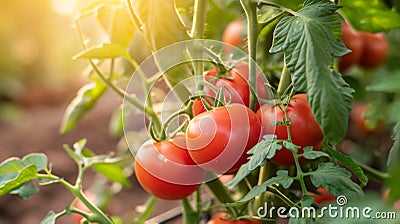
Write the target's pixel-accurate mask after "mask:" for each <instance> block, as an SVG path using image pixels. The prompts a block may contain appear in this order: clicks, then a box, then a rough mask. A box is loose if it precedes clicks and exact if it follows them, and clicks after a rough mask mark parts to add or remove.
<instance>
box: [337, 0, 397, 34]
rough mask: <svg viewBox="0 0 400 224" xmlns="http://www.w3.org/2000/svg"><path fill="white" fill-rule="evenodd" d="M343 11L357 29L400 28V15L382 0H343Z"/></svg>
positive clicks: (385, 29)
mask: <svg viewBox="0 0 400 224" xmlns="http://www.w3.org/2000/svg"><path fill="white" fill-rule="evenodd" d="M340 5H342V6H344V7H343V9H341V11H342V12H343V13H344V15H345V16H346V18H347V19H348V20H349V21H350V23H351V24H352V25H353V27H354V28H355V29H357V30H365V31H369V32H374V33H375V32H381V31H389V30H392V29H397V28H400V23H399V22H398V21H400V15H399V14H398V13H396V12H395V11H394V10H392V9H389V8H388V7H387V6H386V5H385V4H384V3H383V1H380V0H369V1H365V0H341V1H340Z"/></svg>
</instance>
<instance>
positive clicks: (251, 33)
mask: <svg viewBox="0 0 400 224" xmlns="http://www.w3.org/2000/svg"><path fill="white" fill-rule="evenodd" d="M240 3H241V4H242V7H243V9H244V11H245V13H246V17H247V39H248V46H249V49H248V50H249V55H250V58H249V86H250V90H251V94H250V102H249V107H250V109H252V110H254V109H255V106H256V102H257V94H256V92H257V86H256V66H257V65H256V62H255V61H256V57H257V38H258V21H257V2H256V1H254V0H240Z"/></svg>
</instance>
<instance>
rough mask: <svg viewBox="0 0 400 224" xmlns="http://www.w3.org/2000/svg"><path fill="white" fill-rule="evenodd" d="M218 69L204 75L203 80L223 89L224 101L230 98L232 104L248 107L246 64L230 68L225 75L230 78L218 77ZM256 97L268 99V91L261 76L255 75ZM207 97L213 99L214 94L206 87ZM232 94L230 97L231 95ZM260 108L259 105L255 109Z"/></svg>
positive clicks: (247, 65)
mask: <svg viewBox="0 0 400 224" xmlns="http://www.w3.org/2000/svg"><path fill="white" fill-rule="evenodd" d="M218 75H219V74H218V69H217V68H214V69H212V70H210V71H208V72H206V73H205V75H204V79H205V80H206V81H207V82H210V83H212V85H214V86H215V87H217V88H218V89H220V88H223V90H224V96H225V99H226V100H229V99H230V97H231V100H232V103H240V104H243V105H246V106H248V105H249V102H250V87H249V84H248V79H249V64H248V63H247V62H239V63H238V64H237V65H235V67H234V68H232V69H231V70H230V71H229V72H228V73H227V74H226V75H227V76H229V77H232V78H224V77H218ZM256 83H257V86H256V88H257V95H258V97H260V98H263V99H267V98H268V90H267V87H266V86H265V84H264V79H263V77H262V76H261V74H259V73H257V75H256ZM204 91H205V92H206V94H207V95H209V96H211V97H213V98H214V97H215V92H214V91H212V90H211V89H210V88H208V87H204ZM231 94H232V95H231ZM259 107H260V105H259V103H257V105H256V109H258V108H259Z"/></svg>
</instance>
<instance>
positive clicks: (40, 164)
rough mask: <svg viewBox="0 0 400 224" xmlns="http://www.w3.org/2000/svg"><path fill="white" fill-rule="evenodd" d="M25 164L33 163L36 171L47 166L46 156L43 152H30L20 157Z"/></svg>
mask: <svg viewBox="0 0 400 224" xmlns="http://www.w3.org/2000/svg"><path fill="white" fill-rule="evenodd" d="M22 162H23V163H24V164H25V165H35V166H36V169H37V172H39V171H42V170H45V169H46V168H47V162H48V161H47V156H46V155H45V154H44V153H31V154H28V155H27V156H25V157H24V158H23V159H22Z"/></svg>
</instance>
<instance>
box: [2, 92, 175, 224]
mask: <svg viewBox="0 0 400 224" xmlns="http://www.w3.org/2000/svg"><path fill="white" fill-rule="evenodd" d="M76 90H77V89H72V90H70V92H69V93H68V94H67V95H66V96H65V100H63V101H62V102H57V101H54V102H52V103H48V102H40V101H38V102H35V104H34V105H32V104H30V105H29V107H24V109H22V111H21V114H20V115H19V117H18V120H17V122H11V123H5V122H3V123H0V152H1V153H0V161H4V160H5V159H7V158H9V157H13V156H16V157H23V156H25V155H26V154H28V153H32V152H43V153H45V154H46V155H47V156H48V159H49V162H50V163H52V167H53V173H55V174H57V175H58V176H62V177H64V178H65V179H66V180H68V181H71V182H72V181H73V180H74V178H75V175H76V171H77V169H76V165H75V163H74V162H73V161H72V159H71V158H70V157H69V156H68V155H67V154H66V152H65V151H64V150H63V147H62V145H63V144H69V145H72V144H73V143H74V142H76V141H77V140H79V139H82V138H86V139H87V140H88V147H89V148H90V149H92V150H93V151H95V152H96V153H107V152H109V151H114V150H115V149H116V148H117V145H118V143H119V141H120V140H121V138H120V137H112V136H111V135H110V134H109V132H108V121H109V119H110V116H111V114H112V112H113V111H114V110H115V109H116V108H117V107H118V106H119V105H120V104H121V102H122V100H121V99H120V98H119V97H118V96H116V95H115V94H113V93H107V94H106V95H105V97H103V98H102V99H101V100H100V101H99V102H98V103H97V105H96V107H95V108H94V109H93V110H92V111H91V112H90V113H88V114H87V115H86V116H85V117H84V118H83V119H82V121H81V122H80V123H79V124H78V126H77V127H76V128H74V129H73V130H72V131H70V132H69V133H67V134H64V135H60V134H59V132H58V129H59V125H60V121H61V119H62V116H63V113H64V111H65V108H66V106H67V105H68V103H69V101H70V100H71V99H72V98H73V97H74V95H75V92H76ZM41 98H42V97H41ZM45 98H46V97H43V98H42V99H45ZM95 177H96V176H95V175H94V173H90V172H89V173H88V175H86V176H85V179H84V183H83V184H84V187H88V186H90V184H91V183H92V182H93V181H94V179H95ZM130 180H131V182H132V187H131V188H130V189H126V190H123V191H121V192H120V193H118V194H117V195H115V197H114V198H113V199H112V201H111V208H112V213H113V214H114V215H118V216H121V217H123V218H130V217H132V216H134V215H135V214H136V213H135V207H136V206H137V205H141V204H143V203H144V202H145V201H146V199H147V197H148V196H147V194H146V193H145V192H144V191H143V190H142V189H141V188H140V186H139V185H138V184H137V181H136V179H135V178H134V175H133V176H132V177H130ZM73 199H74V197H73V196H72V194H71V193H70V192H68V191H67V190H65V189H64V188H63V187H62V186H61V185H58V184H52V185H49V186H41V187H40V191H39V193H38V194H36V195H33V196H32V197H31V198H30V199H29V200H23V199H21V198H19V197H18V196H15V195H6V196H2V197H0V223H1V224H15V223H17V224H35V223H40V221H41V220H42V219H43V218H44V217H45V216H46V215H47V213H48V212H49V211H50V210H53V211H55V212H59V211H62V210H63V209H64V208H65V207H66V206H67V205H68V204H69V203H71V201H72V200H73ZM178 204H179V201H178V202H170V201H158V202H157V204H156V209H155V212H154V213H153V216H156V215H158V214H160V213H164V212H165V211H167V210H170V209H172V208H175V207H176V206H177V205H178ZM57 223H61V224H63V223H72V219H71V216H65V217H62V218H60V219H59V220H58V221H57ZM168 223H181V221H180V220H179V219H176V220H174V221H171V222H168Z"/></svg>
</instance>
